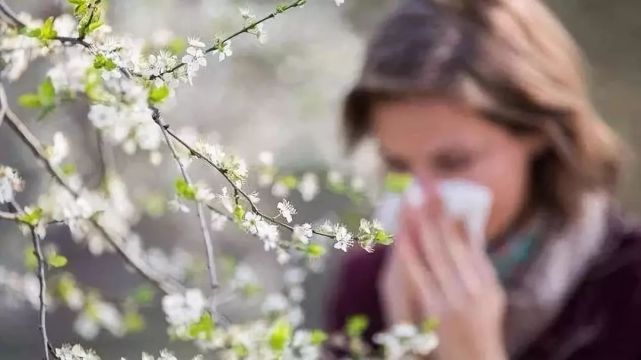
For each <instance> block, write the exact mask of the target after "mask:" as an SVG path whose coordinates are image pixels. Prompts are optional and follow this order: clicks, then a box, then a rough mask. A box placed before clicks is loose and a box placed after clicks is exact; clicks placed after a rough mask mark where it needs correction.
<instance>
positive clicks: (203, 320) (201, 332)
mask: <svg viewBox="0 0 641 360" xmlns="http://www.w3.org/2000/svg"><path fill="white" fill-rule="evenodd" d="M214 328H215V324H214V320H213V319H212V317H211V314H210V313H208V312H206V313H204V314H203V315H202V316H201V317H200V320H198V322H195V323H193V324H191V325H190V326H189V336H190V337H191V338H193V339H205V340H209V339H211V338H212V336H213V335H214Z"/></svg>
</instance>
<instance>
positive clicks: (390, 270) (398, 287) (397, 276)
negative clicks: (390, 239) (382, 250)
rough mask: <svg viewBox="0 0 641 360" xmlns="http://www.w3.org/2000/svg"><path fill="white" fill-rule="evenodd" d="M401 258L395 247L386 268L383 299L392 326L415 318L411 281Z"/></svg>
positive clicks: (386, 316) (386, 314)
mask: <svg viewBox="0 0 641 360" xmlns="http://www.w3.org/2000/svg"><path fill="white" fill-rule="evenodd" d="M396 244H398V243H396ZM395 246H397V245H395ZM399 258H400V255H399V253H398V249H397V248H393V250H392V253H391V254H390V256H389V257H388V258H387V260H386V264H385V268H384V274H385V275H384V278H383V291H384V295H385V296H383V297H382V301H383V305H384V309H385V312H384V315H385V321H386V322H387V324H388V325H390V326H391V325H393V324H397V323H402V322H408V321H411V320H412V318H413V317H412V310H411V306H410V299H411V294H410V293H409V283H408V280H407V276H406V274H405V270H404V269H402V267H401V266H400V264H401V261H400V259H399Z"/></svg>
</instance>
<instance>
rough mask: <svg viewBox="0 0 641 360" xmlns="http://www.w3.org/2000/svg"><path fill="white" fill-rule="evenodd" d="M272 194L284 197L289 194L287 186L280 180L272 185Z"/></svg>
mask: <svg viewBox="0 0 641 360" xmlns="http://www.w3.org/2000/svg"><path fill="white" fill-rule="evenodd" d="M272 195H274V196H276V197H285V196H287V195H289V188H288V187H287V185H286V184H285V183H284V182H282V181H277V182H275V183H274V185H273V186H272Z"/></svg>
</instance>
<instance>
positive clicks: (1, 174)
mask: <svg viewBox="0 0 641 360" xmlns="http://www.w3.org/2000/svg"><path fill="white" fill-rule="evenodd" d="M23 189H24V181H23V180H22V178H21V177H20V175H18V172H17V171H16V170H15V169H13V168H10V167H8V166H2V165H0V204H2V203H7V202H11V201H13V199H14V196H15V193H16V192H20V191H22V190H23Z"/></svg>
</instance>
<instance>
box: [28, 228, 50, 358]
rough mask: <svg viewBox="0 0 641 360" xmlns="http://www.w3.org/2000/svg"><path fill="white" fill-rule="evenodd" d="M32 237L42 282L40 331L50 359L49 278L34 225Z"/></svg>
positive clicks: (45, 350)
mask: <svg viewBox="0 0 641 360" xmlns="http://www.w3.org/2000/svg"><path fill="white" fill-rule="evenodd" d="M30 230H31V239H32V241H33V248H34V252H35V253H36V258H37V260H38V273H37V274H38V283H39V284H40V293H39V299H40V333H41V334H42V343H43V346H44V352H45V360H49V336H48V335H47V303H46V295H47V280H46V278H45V259H44V256H43V255H42V247H41V246H40V241H41V238H40V236H39V235H38V234H36V231H35V229H34V228H33V226H31V227H30Z"/></svg>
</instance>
